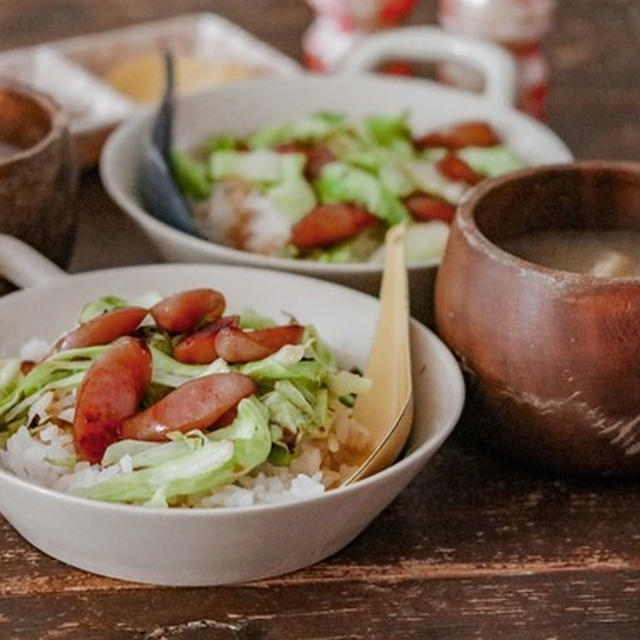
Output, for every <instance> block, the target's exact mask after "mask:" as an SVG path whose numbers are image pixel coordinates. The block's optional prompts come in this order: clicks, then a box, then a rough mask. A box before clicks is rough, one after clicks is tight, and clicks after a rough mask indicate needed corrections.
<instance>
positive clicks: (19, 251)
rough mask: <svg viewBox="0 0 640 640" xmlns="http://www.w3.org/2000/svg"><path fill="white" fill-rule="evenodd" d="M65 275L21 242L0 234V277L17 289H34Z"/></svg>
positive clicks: (49, 261)
mask: <svg viewBox="0 0 640 640" xmlns="http://www.w3.org/2000/svg"><path fill="white" fill-rule="evenodd" d="M66 275H67V274H66V273H65V272H64V271H63V270H62V269H60V267H58V266H56V265H55V264H54V263H53V262H51V260H49V259H48V258H45V257H44V256H43V255H42V254H41V253H38V252H37V251H36V250H35V249H34V248H32V247H30V246H29V245H28V244H26V243H25V242H22V240H18V238H14V237H13V236H8V235H6V234H3V233H0V276H2V277H4V278H6V279H7V280H9V281H10V282H12V283H13V284H15V285H16V286H18V287H35V286H36V285H39V284H43V283H45V282H48V281H49V280H53V279H54V278H60V277H62V276H66Z"/></svg>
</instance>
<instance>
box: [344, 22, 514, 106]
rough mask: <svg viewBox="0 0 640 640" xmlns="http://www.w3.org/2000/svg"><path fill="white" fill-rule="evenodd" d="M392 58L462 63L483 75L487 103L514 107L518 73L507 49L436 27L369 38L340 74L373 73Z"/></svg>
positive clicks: (410, 29)
mask: <svg viewBox="0 0 640 640" xmlns="http://www.w3.org/2000/svg"><path fill="white" fill-rule="evenodd" d="M390 57H397V58H407V59H414V60H416V59H418V60H422V61H426V62H441V61H446V62H461V63H463V64H464V65H465V66H469V67H472V68H474V69H477V70H478V71H479V72H480V73H482V75H483V76H484V80H485V86H484V92H483V95H484V97H485V98H487V100H490V101H492V102H495V103H496V104H501V105H508V106H511V105H513V104H514V100H515V96H516V81H517V69H516V64H515V62H514V60H513V58H512V57H511V55H510V54H509V53H508V52H507V51H506V50H505V49H503V48H502V47H499V46H498V45H495V44H493V43H491V42H487V41H485V40H480V39H478V38H471V37H468V36H460V35H456V34H452V33H447V32H445V31H442V30H441V29H438V28H436V27H405V28H402V29H392V30H390V31H383V32H381V33H378V34H374V35H371V36H368V37H367V38H365V39H364V40H362V41H361V42H360V43H359V44H358V45H357V46H356V47H355V48H354V49H353V51H351V52H350V53H349V54H348V55H347V56H346V58H345V60H344V61H343V63H342V64H341V65H340V68H339V69H338V71H340V72H343V73H357V72H362V71H370V70H372V69H375V68H376V66H377V65H378V64H379V63H381V62H383V61H384V60H388V59H389V58H390Z"/></svg>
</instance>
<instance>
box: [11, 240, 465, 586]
mask: <svg viewBox="0 0 640 640" xmlns="http://www.w3.org/2000/svg"><path fill="white" fill-rule="evenodd" d="M0 273H2V274H3V275H5V276H6V277H9V278H11V279H12V280H14V282H15V283H16V284H18V285H21V286H24V287H29V288H27V289H25V290H23V291H20V292H17V293H13V294H11V295H9V296H7V297H5V298H2V299H1V300H0V335H2V341H1V343H0V353H1V354H2V355H8V354H12V353H14V354H15V353H16V352H17V350H18V349H19V348H20V346H21V345H22V344H24V343H25V342H26V341H27V340H28V339H30V338H32V337H34V336H39V337H41V338H44V339H48V340H52V339H53V338H55V337H56V336H57V335H59V334H60V332H61V331H63V330H64V329H65V328H67V327H69V326H70V324H72V323H73V320H74V318H75V314H76V310H77V309H78V308H79V307H81V306H82V304H83V303H84V302H85V301H86V300H88V299H92V298H95V296H96V294H100V293H102V292H111V293H113V294H114V295H119V296H125V297H126V296H133V295H135V294H138V293H140V292H146V291H150V290H158V289H161V290H162V291H163V293H164V292H166V293H169V294H170V293H173V292H176V291H180V290H184V289H186V288H193V287H199V286H216V287H220V289H221V290H224V291H225V292H227V298H228V303H229V306H230V307H233V308H242V307H244V306H246V305H247V304H251V305H252V306H255V308H259V309H260V310H261V311H263V312H264V313H271V314H272V315H274V316H277V315H278V314H279V313H281V311H282V310H286V311H288V312H289V313H292V314H295V315H296V316H298V317H300V318H301V319H302V318H311V317H313V322H314V323H315V325H316V326H317V328H318V330H319V332H321V333H322V334H323V335H324V337H325V339H326V340H327V342H328V343H329V344H330V345H331V346H332V347H333V348H334V349H335V350H336V352H337V354H338V356H339V358H340V360H341V361H342V362H345V363H346V362H348V363H350V364H354V365H357V366H360V367H363V366H364V364H365V361H366V358H367V353H368V350H369V347H370V342H371V340H372V336H373V333H374V329H375V324H376V319H377V315H378V302H377V300H375V299H373V298H372V297H370V296H367V295H365V294H362V293H357V292H354V291H352V290H349V289H345V288H343V287H340V286H337V285H335V284H332V283H326V282H321V281H317V280H312V279H309V278H305V277H300V276H297V275H292V274H283V273H278V272H273V271H258V270H254V269H248V268H242V267H231V266H210V265H187V264H181V265H174V264H172V265H154V266H142V267H130V268H121V269H112V270H106V271H97V272H92V273H85V274H80V275H74V276H67V275H66V274H65V273H64V272H63V271H61V270H60V269H58V268H56V267H54V266H53V265H51V263H49V262H48V261H46V260H45V259H43V258H42V257H41V256H40V255H39V254H37V253H35V252H34V251H33V250H30V249H29V248H28V247H25V246H24V245H22V244H20V243H18V242H17V241H16V240H14V239H12V238H8V237H6V236H4V237H0ZM34 309H39V310H41V312H38V313H34ZM411 342H412V368H413V378H414V387H415V420H414V425H413V430H412V434H411V437H410V440H409V443H408V445H407V448H406V449H405V451H404V454H403V455H402V457H401V458H400V459H399V460H398V461H397V462H395V463H394V464H393V465H392V466H391V467H388V468H387V469H385V470H383V471H381V472H379V473H377V474H375V475H373V476H371V477H370V478H367V479H365V480H362V481H358V482H356V483H354V484H353V485H351V486H347V487H341V488H338V489H335V490H330V491H327V492H326V493H324V494H322V495H319V496H316V497H313V498H309V499H304V500H301V501H298V502H289V503H281V504H274V505H257V506H252V507H239V508H216V509H160V508H146V507H139V506H132V505H123V504H109V503H105V502H99V501H94V500H88V499H85V498H81V497H76V496H72V495H69V494H65V493H61V492H57V491H54V490H52V489H48V488H44V487H41V486H39V485H36V484H33V483H31V482H28V481H26V480H23V479H20V478H18V477H17V476H15V475H13V474H12V473H10V472H8V471H6V470H0V512H1V513H2V515H3V516H4V517H6V518H7V520H9V522H10V523H11V524H12V525H13V526H14V527H15V528H16V530H17V531H18V532H19V533H20V534H21V535H22V536H23V537H25V538H26V539H27V540H28V541H29V542H31V543H32V544H33V545H34V546H36V547H37V548H38V549H41V550H42V551H44V552H45V553H47V554H49V555H51V556H53V557H55V558H58V559H60V560H62V561H63V562H66V563H68V564H71V565H73V566H76V567H80V568H82V569H86V570H88V571H92V572H94V573H98V574H102V575H107V576H111V577H117V578H121V579H128V580H136V581H140V582H148V583H156V584H165V585H192V586H194V585H213V584H222V583H231V582H240V581H245V580H254V579H259V578H262V577H267V576H273V575H277V574H281V573H286V572H289V571H294V570H296V569H298V568H301V567H304V566H307V565H309V564H312V563H314V562H317V561H319V560H321V559H322V558H325V557H327V556H329V555H331V554H332V553H335V552H336V551H338V550H339V549H341V548H342V547H344V546H345V545H346V544H347V543H348V542H349V541H350V540H352V539H353V538H355V537H356V536H357V535H358V534H359V533H360V532H361V531H362V530H363V529H364V528H365V527H366V526H367V525H368V524H369V522H371V520H372V519H373V518H375V516H376V515H377V514H378V513H380V512H381V511H382V509H384V508H385V507H386V506H387V505H388V504H389V503H390V502H391V501H392V500H393V499H394V498H395V497H396V496H397V495H398V493H400V491H401V490H402V489H403V488H404V487H405V486H406V485H407V483H408V482H409V481H410V480H411V479H412V478H413V477H414V476H415V475H416V474H417V473H418V472H419V470H420V469H421V468H422V466H423V465H424V464H425V462H426V461H427V460H428V459H429V458H430V457H431V456H432V455H433V453H434V452H435V451H436V450H437V449H438V447H439V446H440V445H441V444H442V442H443V441H444V440H445V438H446V437H447V436H448V435H449V433H450V432H451V430H452V429H453V427H454V425H455V423H456V421H457V419H458V417H459V415H460V411H461V409H462V405H463V401H464V387H463V382H462V377H461V373H460V370H459V368H458V366H457V364H456V362H455V360H454V358H453V356H452V355H451V354H450V353H449V351H448V350H447V349H446V347H444V345H443V344H442V343H441V342H440V340H438V338H436V337H435V336H434V335H433V334H432V333H431V332H430V331H429V330H427V329H426V328H424V327H423V326H421V325H420V324H418V323H417V322H415V321H413V322H412V325H411ZM266 541H268V543H267V542H266Z"/></svg>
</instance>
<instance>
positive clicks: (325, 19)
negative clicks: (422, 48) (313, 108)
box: [302, 0, 416, 73]
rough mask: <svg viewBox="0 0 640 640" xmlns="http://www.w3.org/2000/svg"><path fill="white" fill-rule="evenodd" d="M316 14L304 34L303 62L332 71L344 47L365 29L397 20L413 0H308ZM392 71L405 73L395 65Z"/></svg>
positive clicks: (347, 48) (369, 31) (379, 26)
mask: <svg viewBox="0 0 640 640" xmlns="http://www.w3.org/2000/svg"><path fill="white" fill-rule="evenodd" d="M307 1H308V3H309V4H310V5H311V7H312V8H313V9H314V10H315V11H316V12H317V14H318V15H317V16H316V18H315V20H314V21H313V23H312V24H311V26H310V27H309V28H308V29H307V31H306V32H305V34H304V36H303V40H302V47H303V49H304V56H305V64H306V65H307V67H309V68H310V69H313V70H314V71H332V70H334V69H335V68H336V66H337V65H338V64H339V62H340V61H341V60H342V58H343V57H344V56H345V55H346V53H347V51H348V50H349V49H350V48H351V47H352V46H353V45H354V44H355V43H356V42H357V41H358V40H359V39H361V38H363V37H364V36H366V35H367V34H368V33H371V32H373V31H378V30H380V29H385V28H388V27H394V26H397V25H398V24H400V23H401V22H402V21H403V20H404V19H405V18H406V17H407V16H408V15H409V14H410V13H411V11H412V9H413V7H414V5H415V3H416V0H307ZM390 70H391V71H393V70H396V71H401V72H403V73H406V71H407V69H406V68H405V67H404V66H403V67H399V66H394V67H392V68H391V69H390Z"/></svg>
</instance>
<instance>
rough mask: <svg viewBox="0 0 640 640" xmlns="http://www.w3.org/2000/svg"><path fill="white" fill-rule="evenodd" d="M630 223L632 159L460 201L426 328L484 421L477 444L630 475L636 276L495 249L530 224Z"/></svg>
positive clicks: (638, 415)
mask: <svg viewBox="0 0 640 640" xmlns="http://www.w3.org/2000/svg"><path fill="white" fill-rule="evenodd" d="M549 229H554V230H564V229H595V230H599V229H603V230H604V229H628V230H635V231H640V164H635V163H627V162H608V161H591V162H581V163H576V164H570V165H563V166H551V167H538V168H530V169H525V170H523V171H519V172H517V173H513V174H510V175H506V176H504V177H501V178H498V179H495V180H491V181H487V182H485V183H483V184H482V185H480V186H479V187H477V188H476V189H474V190H473V192H472V193H470V194H469V196H468V197H467V198H466V199H465V200H464V202H463V203H462V204H461V206H460V208H459V210H458V213H457V215H456V219H455V221H454V222H453V225H452V229H451V236H450V240H449V243H448V246H447V249H446V252H445V255H444V258H443V260H442V264H441V266H440V270H439V273H438V276H437V281H436V293H435V296H436V297H435V305H436V323H437V327H438V330H439V332H440V335H441V336H442V337H443V338H444V340H445V341H446V342H447V343H448V344H449V346H450V347H451V348H452V349H453V350H454V351H455V353H456V354H457V356H458V357H459V358H460V360H461V362H462V365H463V367H464V369H465V370H466V372H467V373H468V374H469V378H470V381H471V386H472V387H473V389H475V391H476V394H475V396H476V398H477V400H478V401H479V402H480V403H481V406H483V408H484V410H485V411H486V413H487V414H488V415H489V416H490V419H489V420H483V421H482V422H481V423H480V421H478V423H477V426H478V431H479V433H480V434H481V435H482V436H483V438H484V439H485V440H486V441H488V442H489V443H491V444H493V445H495V446H496V447H498V448H499V449H501V450H502V451H504V452H507V453H508V454H509V455H512V456H514V457H516V458H518V459H520V460H524V461H526V462H527V463H530V464H533V465H536V466H541V467H545V468H550V469H553V470H556V471H562V472H572V473H581V474H596V473H597V474H635V473H638V472H639V471H640V277H626V278H620V277H619V278H596V277H594V276H590V275H586V274H580V273H570V272H567V271H560V270H557V269H551V268H546V267H543V266H540V265H536V264H533V263H531V262H528V261H525V260H522V259H520V258H517V257H515V256H514V255H511V254H509V253H508V252H506V251H504V250H503V249H501V248H500V244H501V243H502V242H504V241H505V240H507V239H508V238H512V237H515V236H517V235H520V234H523V233H528V232H536V231H542V230H549Z"/></svg>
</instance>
